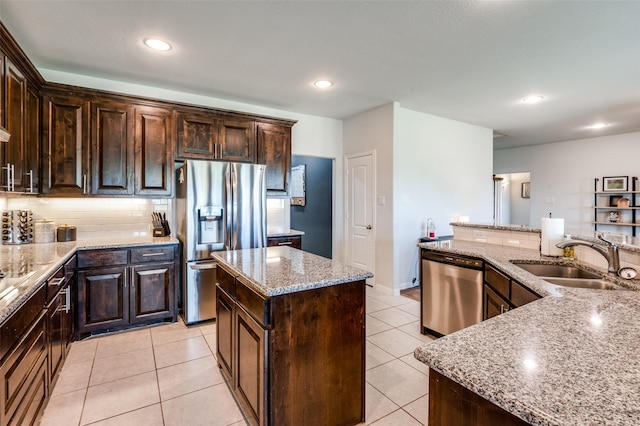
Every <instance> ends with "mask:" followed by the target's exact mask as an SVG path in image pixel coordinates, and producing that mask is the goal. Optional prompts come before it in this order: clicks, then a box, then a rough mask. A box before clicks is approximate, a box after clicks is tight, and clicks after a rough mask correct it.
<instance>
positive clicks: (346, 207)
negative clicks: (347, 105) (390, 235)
mask: <svg viewBox="0 0 640 426" xmlns="http://www.w3.org/2000/svg"><path fill="white" fill-rule="evenodd" d="M366 156H371V164H372V167H371V168H372V178H373V197H372V198H373V199H372V200H371V202H372V206H371V210H372V211H371V221H372V222H373V223H372V226H373V233H372V238H373V243H374V244H373V259H372V262H373V264H372V268H373V270H372V271H371V273H373V278H367V281H366V282H367V284H368V285H371V286H374V287H375V285H376V271H375V269H376V262H375V258H376V242H377V240H378V237H377V234H378V226H377V225H378V219H377V202H376V200H377V194H378V190H377V184H378V179H377V170H376V165H377V164H378V161H377V153H376V150H375V149H373V150H371V151H362V152H357V153H353V154H347V155H345V156H344V160H343V161H344V170H343V178H344V183H343V185H344V191H343V193H344V199H343V205H344V213H343V215H342V219H343V221H344V234H343V236H342V237H343V238H342V239H343V241H344V243H343V247H342V251H343V253H344V258H345V263H346V264H348V265H350V266H353V265H352V263H351V260H352V259H350V258H349V250H348V248H349V240H348V238H349V228H350V225H349V217H348V214H349V195H350V190H349V175H348V171H349V161H350V160H352V159H354V158H358V157H366Z"/></svg>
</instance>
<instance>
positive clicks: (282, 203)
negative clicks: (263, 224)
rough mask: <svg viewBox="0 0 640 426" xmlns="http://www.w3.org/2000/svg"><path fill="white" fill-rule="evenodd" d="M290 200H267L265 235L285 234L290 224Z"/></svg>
mask: <svg viewBox="0 0 640 426" xmlns="http://www.w3.org/2000/svg"><path fill="white" fill-rule="evenodd" d="M290 207H291V200H290V199H289V198H267V234H269V233H271V232H274V233H277V232H286V231H288V230H289V228H290V226H291V225H290V224H291V209H290Z"/></svg>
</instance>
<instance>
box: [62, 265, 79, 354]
mask: <svg viewBox="0 0 640 426" xmlns="http://www.w3.org/2000/svg"><path fill="white" fill-rule="evenodd" d="M75 284H76V277H75V275H74V276H73V278H72V279H71V280H70V281H69V283H68V284H67V286H66V288H64V289H63V290H62V291H63V297H64V299H65V300H64V301H63V306H62V308H63V309H62V310H63V321H62V338H63V341H64V353H65V358H66V354H67V352H68V351H69V349H71V343H73V337H74V333H75V313H76V309H75V289H76V285H75Z"/></svg>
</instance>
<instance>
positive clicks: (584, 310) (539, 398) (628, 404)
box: [414, 240, 640, 425]
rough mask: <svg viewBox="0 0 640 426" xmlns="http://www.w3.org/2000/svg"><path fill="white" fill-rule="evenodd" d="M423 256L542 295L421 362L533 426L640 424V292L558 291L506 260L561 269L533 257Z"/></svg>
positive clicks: (486, 249)
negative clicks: (484, 267)
mask: <svg viewBox="0 0 640 426" xmlns="http://www.w3.org/2000/svg"><path fill="white" fill-rule="evenodd" d="M424 248H427V249H429V250H434V251H442V252H454V253H458V254H466V255H469V256H475V257H481V258H483V259H485V261H487V262H488V263H489V264H491V265H492V266H494V267H496V268H497V269H500V270H501V271H503V272H505V273H506V274H507V275H510V276H511V277H513V278H515V279H516V280H517V281H519V282H520V283H522V284H524V285H525V286H527V287H529V288H531V289H532V290H534V291H535V292H536V293H538V294H540V295H542V296H545V297H543V298H542V299H540V300H538V301H535V302H532V303H529V304H527V305H525V306H522V307H519V308H517V309H513V310H511V311H509V312H507V313H505V314H502V315H499V316H497V317H494V318H492V319H489V320H487V321H483V322H482V323H480V324H477V325H474V326H471V327H468V328H465V329H463V330H460V331H459V332H456V333H453V334H451V335H448V336H445V337H443V338H441V339H438V340H435V341H433V342H431V343H428V344H425V345H423V346H421V347H419V348H417V349H416V350H415V353H414V355H415V357H416V358H417V359H419V360H420V361H422V362H424V363H425V364H427V365H429V366H430V367H431V368H433V369H434V370H436V371H438V372H440V373H441V374H443V375H445V376H446V377H449V378H450V379H452V380H454V381H455V382H457V383H459V384H461V385H462V386H464V387H466V388H467V389H470V390H472V391H473V392H475V393H477V394H479V395H481V396H482V397H484V398H486V399H487V400H489V401H491V402H493V403H494V404H496V405H498V406H499V407H502V408H503V409H505V410H506V411H508V412H510V413H513V414H514V415H516V416H517V417H519V418H521V419H523V420H525V421H527V422H529V423H531V424H533V425H607V424H611V425H612V424H615V425H637V424H640V402H639V401H640V355H639V354H638V346H639V345H640V327H638V326H637V324H636V323H635V320H634V318H637V317H639V316H640V293H639V292H638V291H612V290H588V289H572V288H566V287H560V286H555V285H553V284H550V283H547V282H545V281H543V280H541V279H540V278H537V277H535V276H534V275H532V274H529V273H528V272H526V271H524V270H522V269H520V268H518V267H517V266H515V265H513V264H511V263H510V262H509V261H510V260H514V259H517V260H524V261H531V262H551V261H553V262H557V261H556V260H554V259H552V258H549V257H546V256H541V255H540V254H539V253H538V252H537V251H535V250H526V249H517V248H510V247H501V246H496V245H489V244H480V243H473V242H460V241H455V240H454V244H453V247H452V248H451V249H445V248H439V247H429V246H425V247H424ZM571 263H576V262H571ZM581 266H584V265H581ZM591 269H593V268H591ZM600 272H603V271H600ZM617 281H618V283H619V284H622V285H624V286H625V287H627V288H629V289H633V290H640V282H639V281H638V280H633V281H627V282H623V281H624V280H617Z"/></svg>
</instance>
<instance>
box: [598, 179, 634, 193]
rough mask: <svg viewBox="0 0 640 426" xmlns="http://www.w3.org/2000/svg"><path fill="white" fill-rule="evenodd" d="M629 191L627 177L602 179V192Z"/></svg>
mask: <svg viewBox="0 0 640 426" xmlns="http://www.w3.org/2000/svg"><path fill="white" fill-rule="evenodd" d="M628 189H629V176H612V177H603V178H602V190H603V191H605V192H624V191H627V190H628Z"/></svg>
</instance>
